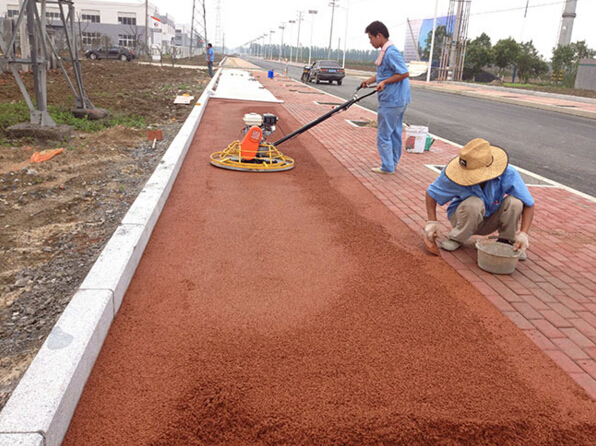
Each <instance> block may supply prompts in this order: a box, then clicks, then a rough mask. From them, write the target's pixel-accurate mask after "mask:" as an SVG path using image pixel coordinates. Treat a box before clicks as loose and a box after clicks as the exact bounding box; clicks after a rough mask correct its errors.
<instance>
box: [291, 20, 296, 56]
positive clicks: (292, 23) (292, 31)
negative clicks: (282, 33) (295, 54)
mask: <svg viewBox="0 0 596 446" xmlns="http://www.w3.org/2000/svg"><path fill="white" fill-rule="evenodd" d="M289 23H290V24H291V25H292V26H291V27H290V62H292V36H293V35H294V23H296V20H289Z"/></svg>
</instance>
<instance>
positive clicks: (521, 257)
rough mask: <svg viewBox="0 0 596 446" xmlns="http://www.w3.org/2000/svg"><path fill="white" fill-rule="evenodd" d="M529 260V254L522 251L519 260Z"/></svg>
mask: <svg viewBox="0 0 596 446" xmlns="http://www.w3.org/2000/svg"><path fill="white" fill-rule="evenodd" d="M527 258H528V253H527V252H526V251H522V252H521V254H520V255H519V260H526V259H527Z"/></svg>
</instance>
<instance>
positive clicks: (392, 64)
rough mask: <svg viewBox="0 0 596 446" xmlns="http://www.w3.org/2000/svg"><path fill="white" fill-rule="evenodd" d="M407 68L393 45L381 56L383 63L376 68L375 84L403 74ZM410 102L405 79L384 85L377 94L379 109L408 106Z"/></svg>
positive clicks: (408, 86) (408, 85)
mask: <svg viewBox="0 0 596 446" xmlns="http://www.w3.org/2000/svg"><path fill="white" fill-rule="evenodd" d="M407 72H408V67H407V66H406V63H405V62H404V58H403V57H402V55H401V53H400V52H399V50H398V49H397V48H395V45H391V46H390V47H389V48H387V51H386V52H385V55H384V56H383V62H382V63H381V65H379V66H378V67H377V83H379V82H381V81H384V80H385V79H389V78H390V77H391V76H393V75H394V74H404V73H407ZM410 102H411V100H410V79H409V78H406V79H404V80H403V81H401V82H394V83H392V84H387V85H385V88H384V89H383V91H380V92H379V106H380V107H403V106H405V105H406V104H409V103H410Z"/></svg>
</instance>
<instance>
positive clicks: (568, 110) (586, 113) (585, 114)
mask: <svg viewBox="0 0 596 446" xmlns="http://www.w3.org/2000/svg"><path fill="white" fill-rule="evenodd" d="M410 86H411V87H412V88H421V89H423V90H431V91H439V92H441V93H449V94H455V95H459V96H468V97H471V98H475V99H484V100H486V101H494V102H504V103H506V104H513V105H521V106H522V107H529V108H535V109H538V110H547V111H552V112H556V113H563V114H566V115H573V116H579V117H582V118H588V119H596V112H591V111H587V110H574V109H572V108H565V107H557V106H556V105H549V104H540V103H536V102H531V101H524V100H522V99H514V98H503V97H499V96H489V95H485V94H482V93H477V92H474V91H457V90H451V89H449V88H444V87H439V86H435V85H421V84H415V83H410ZM518 94H519V93H518Z"/></svg>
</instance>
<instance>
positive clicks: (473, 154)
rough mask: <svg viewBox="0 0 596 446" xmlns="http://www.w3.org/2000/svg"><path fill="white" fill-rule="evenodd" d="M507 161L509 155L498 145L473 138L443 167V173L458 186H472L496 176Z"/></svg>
mask: <svg viewBox="0 0 596 446" xmlns="http://www.w3.org/2000/svg"><path fill="white" fill-rule="evenodd" d="M508 163H509V156H508V155H507V152H505V151H504V150H503V149H501V148H500V147H495V146H491V145H490V144H489V142H488V141H485V140H484V139H480V138H478V139H473V140H472V141H470V142H469V143H467V144H466V145H465V146H464V147H463V148H462V149H461V151H460V152H459V156H457V157H455V158H453V159H452V160H451V161H449V164H447V167H445V175H447V178H449V179H450V180H451V181H453V182H454V183H456V184H459V185H460V186H474V185H475V184H480V183H483V182H484V181H488V180H492V179H493V178H497V177H498V176H499V175H501V174H502V173H503V172H505V169H507V164H508Z"/></svg>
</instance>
